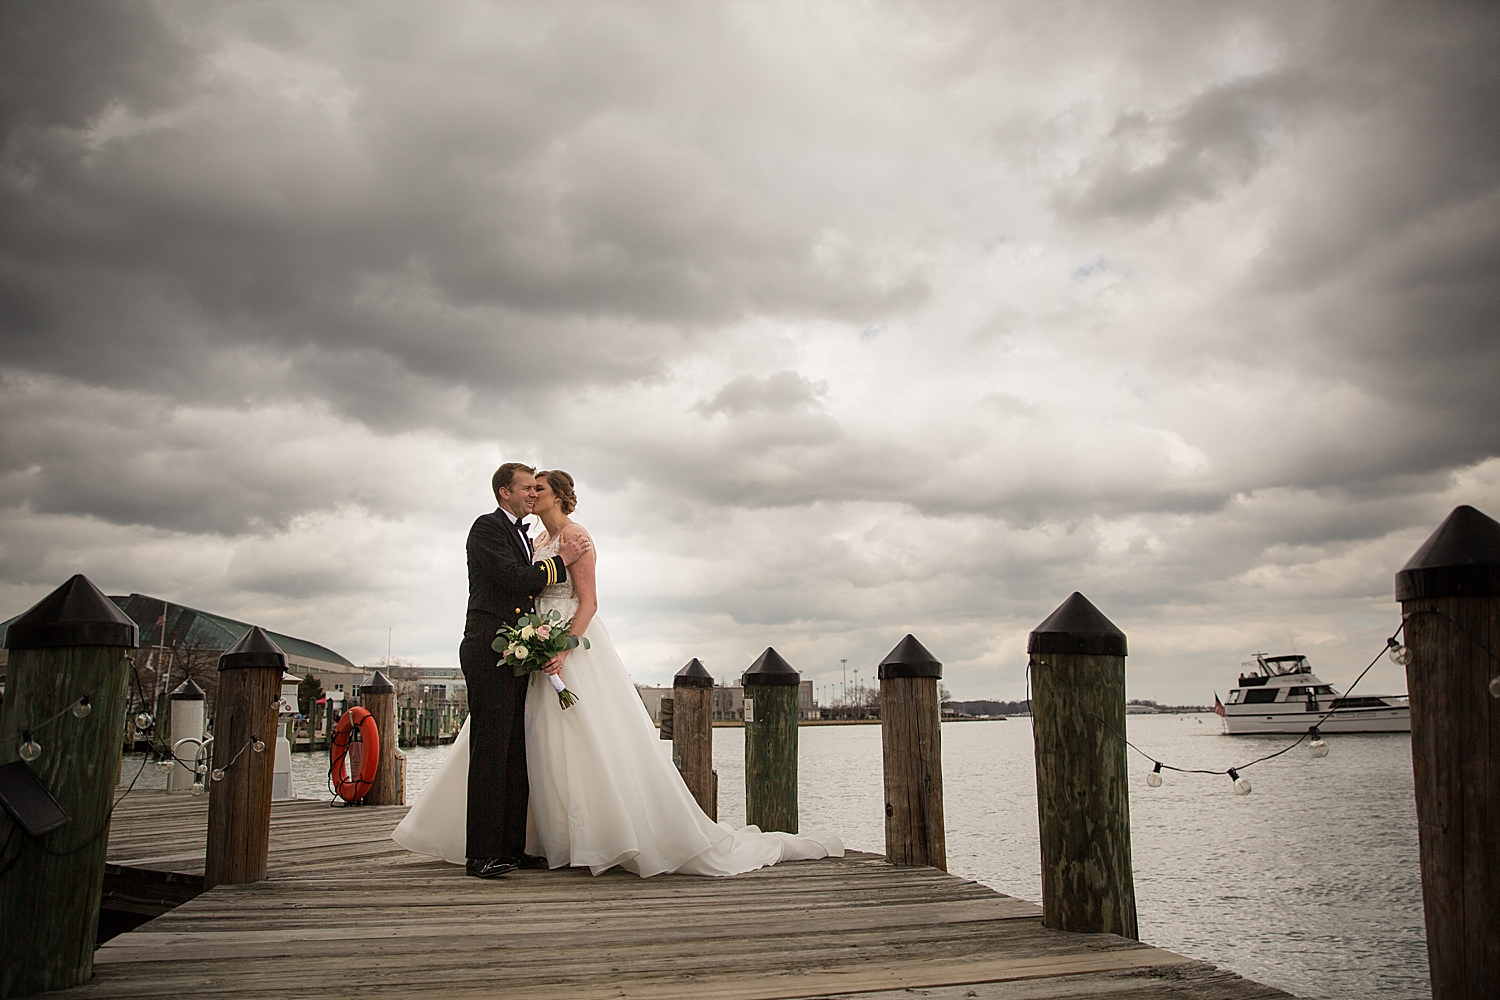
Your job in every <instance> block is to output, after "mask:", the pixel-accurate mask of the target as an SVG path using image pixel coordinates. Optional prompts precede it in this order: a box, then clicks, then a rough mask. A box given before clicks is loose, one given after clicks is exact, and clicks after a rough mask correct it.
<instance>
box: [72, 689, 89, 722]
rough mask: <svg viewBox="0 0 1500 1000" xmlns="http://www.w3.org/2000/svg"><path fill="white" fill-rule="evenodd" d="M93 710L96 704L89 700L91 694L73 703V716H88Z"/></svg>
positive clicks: (77, 717)
mask: <svg viewBox="0 0 1500 1000" xmlns="http://www.w3.org/2000/svg"><path fill="white" fill-rule="evenodd" d="M93 710H94V706H93V705H92V704H91V703H90V702H89V696H88V695H84V696H83V697H82V698H79V699H78V700H77V701H75V702H74V703H73V718H75V719H83V718H87V717H88V714H89V713H90V712H92V711H93Z"/></svg>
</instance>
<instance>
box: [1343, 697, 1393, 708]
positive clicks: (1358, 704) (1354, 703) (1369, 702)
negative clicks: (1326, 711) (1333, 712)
mask: <svg viewBox="0 0 1500 1000" xmlns="http://www.w3.org/2000/svg"><path fill="white" fill-rule="evenodd" d="M1333 707H1334V708H1390V707H1391V706H1389V705H1387V704H1386V703H1385V700H1384V699H1383V698H1340V699H1339V700H1338V701H1336V702H1334V703H1333Z"/></svg>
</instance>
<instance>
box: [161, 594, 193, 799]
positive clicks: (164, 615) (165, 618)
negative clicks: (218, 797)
mask: <svg viewBox="0 0 1500 1000" xmlns="http://www.w3.org/2000/svg"><path fill="white" fill-rule="evenodd" d="M166 623H167V616H166V614H165V613H163V614H162V616H161V617H160V618H158V619H156V624H158V625H165V624H166ZM189 777H191V775H189Z"/></svg>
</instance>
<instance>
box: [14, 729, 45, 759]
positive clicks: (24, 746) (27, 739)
mask: <svg viewBox="0 0 1500 1000" xmlns="http://www.w3.org/2000/svg"><path fill="white" fill-rule="evenodd" d="M21 739H22V741H23V742H22V743H21V745H20V747H19V748H17V750H16V754H17V755H18V756H20V758H21V759H22V760H24V761H26V762H27V763H28V764H29V763H31V762H32V761H34V760H36V759H37V758H38V757H40V756H41V755H42V745H41V744H40V743H38V742H37V741H36V740H34V739H32V738H31V730H29V729H27V730H25V731H23V732H22V733H21Z"/></svg>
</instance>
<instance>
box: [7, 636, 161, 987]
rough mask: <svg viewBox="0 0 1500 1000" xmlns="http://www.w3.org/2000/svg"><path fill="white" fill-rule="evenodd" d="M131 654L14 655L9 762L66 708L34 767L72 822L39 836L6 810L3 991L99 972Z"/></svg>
mask: <svg viewBox="0 0 1500 1000" xmlns="http://www.w3.org/2000/svg"><path fill="white" fill-rule="evenodd" d="M131 653H132V650H129V649H125V648H123V647H117V646H67V647H56V648H52V649H13V650H11V651H10V662H9V681H8V682H7V686H6V692H5V701H4V705H3V707H0V763H10V762H11V761H13V760H16V759H17V755H18V750H19V746H20V744H21V742H22V739H21V737H22V734H23V733H24V732H25V731H26V730H28V729H31V728H32V727H33V726H37V724H38V723H41V722H44V721H45V720H47V719H51V718H52V717H53V716H54V715H57V714H58V713H59V712H61V713H63V714H62V715H61V716H60V717H59V718H57V719H56V720H54V721H53V722H51V723H50V724H48V725H46V726H45V727H40V726H39V727H38V728H36V729H35V731H34V733H33V738H34V739H35V741H36V742H37V743H39V744H40V745H41V747H42V754H41V756H40V757H38V758H37V759H36V760H35V761H33V762H31V763H30V765H29V766H30V767H31V769H32V770H33V771H34V772H35V773H36V775H37V777H38V778H40V779H41V782H42V784H43V785H44V786H46V788H47V789H48V790H50V791H51V792H52V795H53V797H54V798H56V799H57V801H58V804H59V805H61V806H62V808H63V811H64V812H66V813H67V814H68V816H69V817H70V818H71V821H70V822H69V823H68V824H67V825H66V826H63V827H61V828H60V829H57V830H54V831H52V832H51V833H47V834H44V835H42V836H41V837H40V838H36V839H33V838H32V837H30V836H28V835H27V834H26V833H25V832H24V831H22V830H21V829H19V828H18V827H17V826H16V825H15V824H14V823H13V822H12V820H11V818H10V817H9V816H8V815H7V814H6V813H4V812H3V811H0V844H3V845H4V850H3V852H0V854H3V858H0V860H3V861H5V862H7V863H9V862H11V860H12V859H13V858H14V859H15V863H14V867H13V868H11V870H10V871H9V872H8V873H7V874H6V875H5V877H4V878H3V879H0V931H3V933H0V996H6V997H8V996H29V995H31V994H33V993H39V992H41V991H43V990H55V989H60V988H62V987H64V986H71V985H73V984H75V983H81V982H84V981H86V980H87V979H88V978H89V974H90V969H91V967H92V965H93V953H94V941H95V938H94V935H95V931H96V928H97V927H98V925H99V903H100V894H101V892H102V889H103V878H104V856H105V850H106V845H107V841H108V836H107V834H106V832H105V831H106V828H107V827H108V825H109V822H110V817H109V807H110V804H111V802H112V797H111V795H110V791H109V790H110V788H112V787H113V785H114V779H115V776H116V775H117V774H118V773H119V770H120V724H121V722H123V721H124V718H125V689H126V680H127V678H128V676H129V674H128V668H129V664H128V662H127V661H126V659H125V657H126V656H128V655H130V654H131ZM84 695H89V696H90V697H89V703H90V706H91V707H90V711H89V713H88V715H86V716H85V717H84V718H82V719H79V718H76V717H75V716H74V715H73V714H72V713H71V712H70V711H68V710H67V709H68V706H69V705H70V704H72V703H74V702H77V701H78V700H79V699H80V698H81V697H83V696H84ZM12 844H14V846H12Z"/></svg>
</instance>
